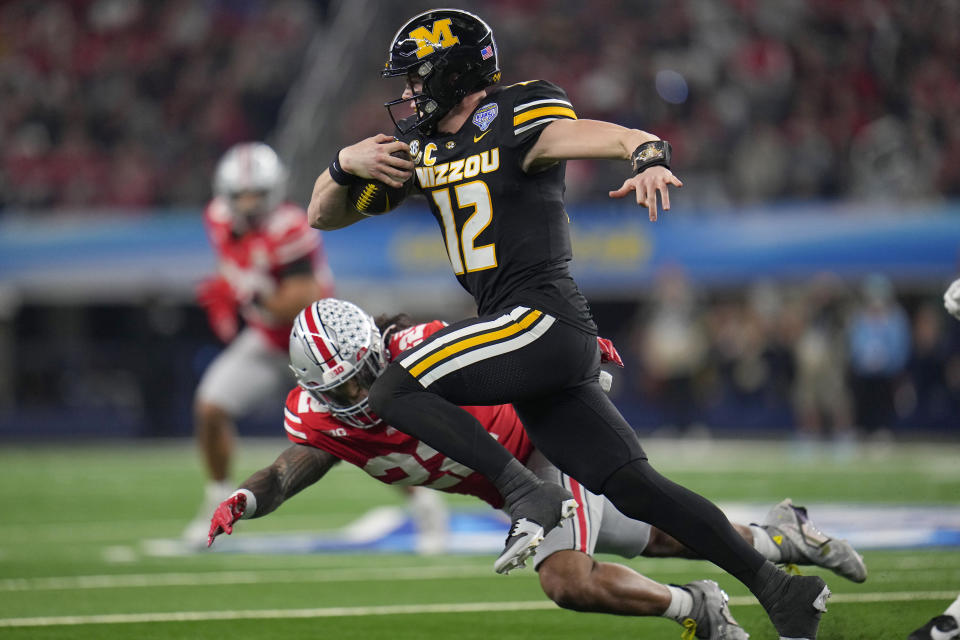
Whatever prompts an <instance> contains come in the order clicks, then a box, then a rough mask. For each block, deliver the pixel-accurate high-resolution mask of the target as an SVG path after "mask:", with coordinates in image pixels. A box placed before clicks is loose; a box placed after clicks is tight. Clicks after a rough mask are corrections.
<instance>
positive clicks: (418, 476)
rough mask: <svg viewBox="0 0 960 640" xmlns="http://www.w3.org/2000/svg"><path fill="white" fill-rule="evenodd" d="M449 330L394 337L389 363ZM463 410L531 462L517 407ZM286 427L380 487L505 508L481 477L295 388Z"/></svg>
mask: <svg viewBox="0 0 960 640" xmlns="http://www.w3.org/2000/svg"><path fill="white" fill-rule="evenodd" d="M444 326H445V324H444V323H443V322H440V321H438V320H436V321H434V322H430V323H427V324H421V325H417V326H414V327H410V328H408V329H404V330H403V331H399V332H397V333H395V334H393V335H392V336H391V338H390V343H389V345H388V354H387V355H388V358H389V359H391V360H392V359H393V358H395V357H396V356H397V355H399V354H400V353H401V352H402V351H405V350H406V349H409V348H410V347H412V346H415V345H417V344H419V343H420V342H421V341H422V340H423V339H424V338H425V337H426V336H429V335H430V334H432V333H434V332H436V331H439V330H440V329H442V328H443V327H444ZM464 409H465V410H467V411H469V412H470V413H471V414H472V415H473V416H474V417H476V418H477V420H479V421H480V424H482V425H483V426H484V428H485V429H486V430H487V432H488V433H490V436H491V437H493V438H496V439H497V440H498V441H499V442H500V444H502V445H503V446H504V447H505V448H506V449H507V451H509V452H510V453H512V454H513V455H514V457H516V458H517V459H518V460H520V461H521V462H526V461H527V458H529V457H530V453H531V452H532V451H533V444H532V443H531V442H530V440H529V439H528V438H527V433H526V431H524V430H523V425H522V424H521V423H520V419H519V418H518V417H517V414H516V412H515V411H514V409H513V406H511V405H508V404H507V405H496V406H492V407H464ZM284 427H285V428H286V431H287V437H288V438H290V440H291V441H292V442H295V443H297V444H304V445H309V446H311V447H316V448H318V449H323V450H324V451H326V452H328V453H330V454H332V455H334V456H336V457H338V458H340V459H341V460H345V461H347V462H349V463H350V464H353V465H356V466H358V467H360V468H361V469H363V470H364V471H366V472H367V473H368V474H370V475H371V476H373V477H374V478H376V479H377V480H380V481H381V482H385V483H387V484H404V485H418V486H424V487H430V488H431V489H439V490H440V491H448V492H451V493H463V494H466V495H471V496H475V497H477V498H480V499H482V500H485V501H486V502H488V503H490V505H492V506H493V507H495V508H500V507H501V506H503V498H502V497H501V496H500V494H499V493H498V492H497V490H496V488H494V486H493V484H492V483H491V482H490V481H489V480H487V479H486V478H485V477H484V476H482V475H480V474H479V473H477V472H475V471H473V470H472V469H470V468H468V467H465V466H463V465H461V464H459V463H457V462H454V461H453V460H450V459H449V458H447V457H445V456H444V455H443V454H441V453H439V452H438V451H436V450H435V449H433V448H432V447H430V446H429V445H427V444H425V443H423V442H421V441H420V440H417V439H416V438H414V437H412V436H409V435H407V434H405V433H402V432H400V431H397V430H396V429H394V428H393V427H391V426H390V425H387V424H385V423H383V422H381V423H380V424H378V425H376V426H374V427H370V428H367V429H361V428H358V427H353V426H350V425H348V424H344V423H342V422H340V421H339V420H337V419H336V418H335V417H334V416H333V415H331V414H330V411H329V410H328V409H327V407H326V406H325V405H324V404H323V403H321V402H319V401H318V400H317V399H316V398H314V397H313V396H311V395H310V394H309V393H307V392H306V391H305V390H303V389H301V388H300V387H295V388H294V389H293V390H292V391H291V392H290V394H289V395H288V396H287V405H286V408H285V410H284Z"/></svg>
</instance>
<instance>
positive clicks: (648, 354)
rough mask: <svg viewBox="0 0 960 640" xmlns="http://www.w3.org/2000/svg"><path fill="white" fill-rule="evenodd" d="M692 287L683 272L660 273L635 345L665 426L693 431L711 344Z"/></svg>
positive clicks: (644, 382) (649, 394) (648, 393)
mask: <svg viewBox="0 0 960 640" xmlns="http://www.w3.org/2000/svg"><path fill="white" fill-rule="evenodd" d="M697 316H698V308H697V306H696V304H695V301H694V296H693V291H692V290H691V289H690V284H689V282H688V281H687V278H686V276H685V275H684V273H683V271H681V270H679V269H669V270H666V271H664V272H663V273H661V274H660V276H659V277H658V279H657V287H656V291H655V292H654V299H653V301H652V302H651V305H650V309H649V311H648V312H647V314H646V317H643V318H641V319H640V323H641V324H640V327H639V331H638V333H637V335H636V337H635V341H634V344H635V347H636V349H637V352H638V355H639V357H640V362H641V367H642V371H643V379H642V382H641V386H642V387H643V393H644V395H646V396H647V397H649V398H651V399H652V400H653V402H654V404H655V405H656V406H657V407H658V408H659V410H660V412H661V415H662V421H663V426H664V427H666V428H667V429H669V430H680V431H686V430H688V429H689V428H690V427H691V426H692V425H693V423H694V421H695V420H696V419H697V418H698V415H697V405H698V399H697V397H696V390H695V387H694V383H695V379H696V376H697V374H698V373H700V372H701V371H702V369H703V367H704V364H705V362H706V355H707V344H706V339H705V336H704V332H703V327H702V326H701V325H700V322H699V320H698V317H697Z"/></svg>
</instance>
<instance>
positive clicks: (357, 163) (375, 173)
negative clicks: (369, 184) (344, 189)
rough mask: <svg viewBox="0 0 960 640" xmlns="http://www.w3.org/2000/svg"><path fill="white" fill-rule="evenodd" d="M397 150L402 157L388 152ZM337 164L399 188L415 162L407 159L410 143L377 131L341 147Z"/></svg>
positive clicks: (356, 174) (362, 176) (361, 175)
mask: <svg viewBox="0 0 960 640" xmlns="http://www.w3.org/2000/svg"><path fill="white" fill-rule="evenodd" d="M397 151H401V152H403V153H401V154H398V155H400V156H402V157H399V158H398V157H396V156H393V155H391V154H393V153H396V152H397ZM340 166H341V167H343V170H344V171H346V172H347V173H352V174H353V175H355V176H359V177H361V178H366V179H373V180H379V181H380V182H383V183H385V184H388V185H390V186H391V187H396V188H400V187H402V186H403V183H404V182H406V181H407V180H408V179H409V178H410V176H411V175H413V168H414V166H415V165H414V164H413V161H412V160H410V145H408V144H407V143H406V142H401V141H400V140H397V139H396V138H394V137H393V136H388V135H386V134H383V133H378V134H377V135H375V136H373V137H372V138H367V139H365V140H361V141H360V142H358V143H356V144H353V145H350V146H349V147H344V148H343V149H341V150H340Z"/></svg>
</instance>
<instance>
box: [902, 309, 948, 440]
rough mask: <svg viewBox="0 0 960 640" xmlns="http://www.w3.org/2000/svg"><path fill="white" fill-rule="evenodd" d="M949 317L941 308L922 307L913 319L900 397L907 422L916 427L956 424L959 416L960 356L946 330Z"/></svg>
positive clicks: (939, 426) (938, 426) (937, 426)
mask: <svg viewBox="0 0 960 640" xmlns="http://www.w3.org/2000/svg"><path fill="white" fill-rule="evenodd" d="M948 321H949V317H948V316H947V315H946V314H944V313H943V309H941V308H940V306H939V305H937V304H935V303H933V302H928V303H924V304H922V305H921V306H920V307H919V308H918V309H917V311H916V313H915V314H914V317H913V352H912V353H911V355H910V360H909V361H908V363H907V374H908V375H907V379H908V380H909V384H908V385H905V387H904V391H903V393H902V394H901V397H903V403H902V404H903V405H904V406H903V412H904V414H905V418H906V422H907V423H908V424H909V425H910V426H913V427H925V428H941V427H950V426H954V425H955V424H956V420H957V415H958V413H960V375H958V374H960V355H958V354H957V351H956V349H954V348H952V345H951V344H950V342H951V341H950V334H949V333H948V332H947V331H946V330H945V329H946V327H945V323H946V322H948Z"/></svg>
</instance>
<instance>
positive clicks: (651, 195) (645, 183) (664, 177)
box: [610, 166, 683, 222]
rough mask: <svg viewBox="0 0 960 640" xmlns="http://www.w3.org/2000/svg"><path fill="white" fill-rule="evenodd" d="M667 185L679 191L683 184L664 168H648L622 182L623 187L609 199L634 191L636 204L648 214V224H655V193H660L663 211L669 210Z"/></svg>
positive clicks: (612, 192)
mask: <svg viewBox="0 0 960 640" xmlns="http://www.w3.org/2000/svg"><path fill="white" fill-rule="evenodd" d="M669 185H673V186H675V187H677V188H678V189H679V188H680V187H682V186H683V183H682V182H680V179H679V178H677V177H676V176H675V175H673V172H672V171H670V169H667V168H666V167H663V166H655V167H649V168H647V169H644V170H643V171H641V172H640V173H638V174H637V175H635V176H633V177H632V178H628V179H626V180H624V182H623V186H621V187H620V188H619V189H617V190H616V191H611V192H610V197H611V198H622V197H624V196H625V195H627V194H628V193H630V192H631V191H635V192H636V194H637V204H638V205H640V206H641V207H646V208H647V210H648V211H649V212H650V222H656V221H657V192H660V203H661V204H662V206H663V210H664V211H669V210H670V194H669V193H668V191H667V187H668V186H669Z"/></svg>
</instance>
